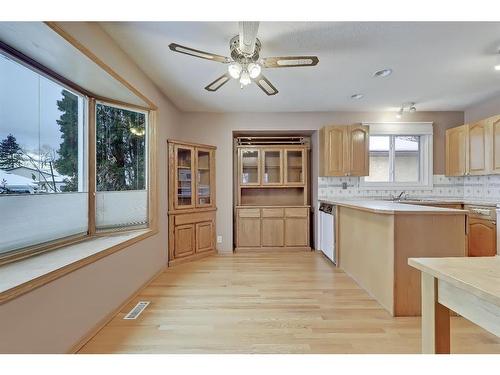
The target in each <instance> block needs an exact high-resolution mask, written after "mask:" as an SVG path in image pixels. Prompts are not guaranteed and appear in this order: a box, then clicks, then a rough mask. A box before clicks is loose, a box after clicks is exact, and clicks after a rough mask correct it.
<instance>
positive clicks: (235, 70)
mask: <svg viewBox="0 0 500 375" xmlns="http://www.w3.org/2000/svg"><path fill="white" fill-rule="evenodd" d="M242 70H243V68H242V67H241V65H240V64H239V63H237V62H233V63H231V64H229V66H228V67H227V71H228V72H229V75H230V76H231V77H232V78H234V79H238V78H240V75H241V71H242Z"/></svg>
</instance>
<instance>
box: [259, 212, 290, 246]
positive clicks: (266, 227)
mask: <svg viewBox="0 0 500 375" xmlns="http://www.w3.org/2000/svg"><path fill="white" fill-rule="evenodd" d="M284 244H285V221H284V219H277V218H275V219H267V218H264V219H262V246H266V247H282V246H283V245H284Z"/></svg>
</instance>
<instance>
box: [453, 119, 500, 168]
mask: <svg viewBox="0 0 500 375" xmlns="http://www.w3.org/2000/svg"><path fill="white" fill-rule="evenodd" d="M499 132H500V124H496V123H495V122H494V121H492V120H491V119H485V120H481V121H477V122H475V123H471V124H466V125H461V126H457V127H455V128H451V129H447V130H446V170H445V174H446V176H469V175H487V174H491V173H500V155H498V153H496V154H495V151H496V149H495V147H497V150H500V133H499ZM495 133H496V134H495ZM495 137H498V138H499V139H498V142H497V141H496V139H495ZM495 159H496V160H495ZM495 165H496V167H495ZM495 168H497V170H498V172H495Z"/></svg>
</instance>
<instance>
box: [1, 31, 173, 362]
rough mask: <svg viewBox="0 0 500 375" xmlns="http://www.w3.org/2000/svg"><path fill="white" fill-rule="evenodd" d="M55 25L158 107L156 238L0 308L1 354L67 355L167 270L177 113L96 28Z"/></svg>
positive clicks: (115, 254) (104, 259)
mask: <svg viewBox="0 0 500 375" xmlns="http://www.w3.org/2000/svg"><path fill="white" fill-rule="evenodd" d="M60 25H61V26H62V27H63V28H64V29H66V30H67V31H68V32H69V33H70V34H72V35H73V36H74V37H76V39H78V40H79V41H80V42H81V43H83V45H85V46H86V47H87V48H90V49H91V50H92V51H93V52H94V53H95V54H96V55H97V56H99V58H100V59H101V60H103V61H104V62H105V63H107V64H108V65H110V66H111V67H112V68H113V69H114V70H115V71H116V72H117V73H118V74H120V75H121V76H122V77H124V78H125V79H127V80H128V81H129V82H130V83H131V84H132V85H133V86H135V87H136V88H137V89H138V90H139V91H140V92H142V93H143V94H144V95H146V96H147V97H148V98H149V99H150V100H152V101H153V102H154V103H155V104H156V105H157V106H158V147H157V149H158V155H157V158H158V170H159V175H158V184H159V191H158V198H159V209H158V212H159V228H160V232H159V234H158V235H155V236H153V237H150V238H148V239H146V240H144V241H141V242H139V243H137V244H134V245H132V246H130V247H128V248H126V249H124V250H122V251H119V252H117V253H114V254H112V255H110V256H108V257H105V258H103V259H101V260H99V261H97V262H95V263H92V264H90V265H88V266H86V267H83V268H81V269H79V270H77V271H75V272H73V273H70V274H68V275H66V276H64V277H62V278H60V279H57V280H55V281H53V282H51V283H49V284H46V285H44V286H42V287H40V288H38V289H35V290H33V291H32V292H30V293H28V294H24V295H22V296H21V297H19V298H16V299H14V300H11V301H9V302H7V303H4V304H2V305H0V353H64V352H66V351H68V350H69V349H70V348H71V347H72V346H73V345H74V344H75V343H77V342H78V341H79V340H80V339H81V338H82V337H84V336H85V335H86V334H88V333H89V332H90V331H91V330H92V329H93V328H94V327H95V326H96V325H97V324H98V323H99V322H100V321H101V320H102V319H103V318H104V317H106V315H107V314H109V313H110V312H112V311H113V310H114V309H116V308H117V307H118V306H119V305H120V304H122V303H123V302H124V301H125V300H126V299H127V298H128V297H129V296H130V295H131V294H132V293H133V292H135V291H136V290H137V288H139V287H140V286H141V285H142V284H144V283H145V282H146V281H147V280H149V279H150V278H151V277H152V276H153V275H155V274H156V273H157V272H158V271H160V270H161V269H162V268H163V267H165V265H166V264H167V207H168V206H167V195H168V194H167V153H166V144H167V143H166V142H167V138H168V137H175V135H176V134H175V131H174V130H175V126H177V124H178V123H179V112H178V110H177V109H176V108H175V107H174V106H173V105H172V104H171V102H170V101H169V100H168V99H167V98H165V96H164V95H163V94H161V93H160V91H159V90H158V89H157V88H156V86H155V85H154V84H153V82H151V81H150V80H149V79H148V78H147V77H146V76H145V75H144V73H143V72H142V71H140V70H139V68H138V67H137V66H136V65H135V64H134V63H133V62H132V60H131V59H130V58H129V57H128V56H127V55H126V54H125V53H124V52H123V51H122V50H121V49H119V48H118V46H117V45H116V44H115V43H114V42H113V41H112V40H111V39H110V38H109V36H108V35H107V34H106V33H104V31H103V30H102V29H101V28H100V27H99V26H98V25H97V24H95V23H85V22H75V23H61V24H60ZM68 78H71V77H68Z"/></svg>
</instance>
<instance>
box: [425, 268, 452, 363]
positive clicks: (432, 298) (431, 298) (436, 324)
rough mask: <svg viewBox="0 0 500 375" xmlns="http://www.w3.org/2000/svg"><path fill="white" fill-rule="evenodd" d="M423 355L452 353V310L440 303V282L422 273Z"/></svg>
mask: <svg viewBox="0 0 500 375" xmlns="http://www.w3.org/2000/svg"><path fill="white" fill-rule="evenodd" d="M421 276H422V353H424V354H449V353H450V310H449V309H448V308H447V307H445V306H443V305H441V304H440V303H438V280H437V279H436V278H435V277H434V276H432V275H429V274H427V273H425V272H422V274H421Z"/></svg>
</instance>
